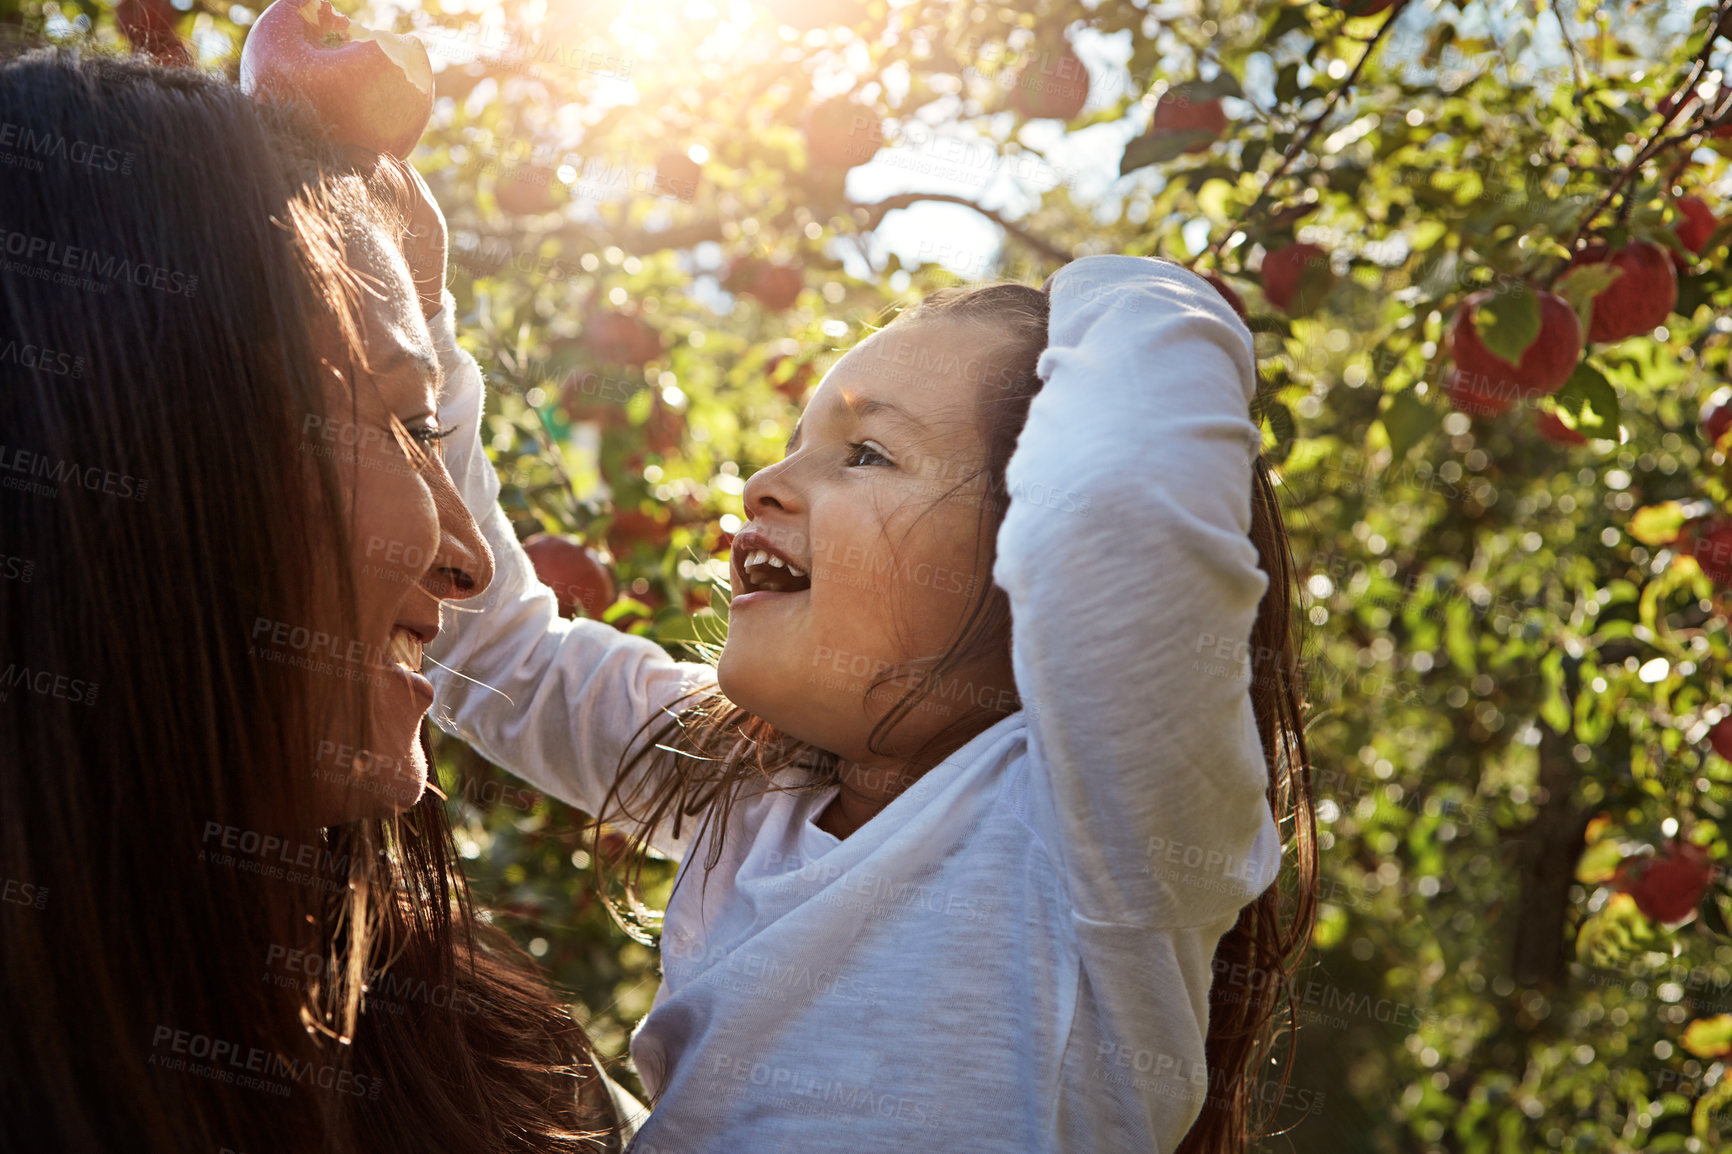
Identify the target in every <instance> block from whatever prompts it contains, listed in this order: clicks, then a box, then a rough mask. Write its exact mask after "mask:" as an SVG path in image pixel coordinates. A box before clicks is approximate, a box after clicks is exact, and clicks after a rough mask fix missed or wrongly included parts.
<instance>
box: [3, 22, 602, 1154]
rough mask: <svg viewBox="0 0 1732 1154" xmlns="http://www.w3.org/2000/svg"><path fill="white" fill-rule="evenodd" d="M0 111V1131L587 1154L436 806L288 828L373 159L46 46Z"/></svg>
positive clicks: (12, 60) (433, 802) (352, 619)
mask: <svg viewBox="0 0 1732 1154" xmlns="http://www.w3.org/2000/svg"><path fill="white" fill-rule="evenodd" d="M0 123H5V124H7V125H8V126H9V127H10V128H11V129H13V130H15V131H16V132H17V133H18V134H19V137H18V139H20V140H27V141H31V142H33V143H32V144H31V146H30V147H29V148H28V149H27V151H28V152H29V153H30V157H31V158H32V159H33V160H34V162H35V163H34V164H33V165H31V166H26V167H14V168H9V169H8V170H7V175H6V176H5V178H4V179H0V227H4V229H5V230H7V234H6V247H7V249H8V257H9V259H8V262H7V263H6V264H5V265H0V317H3V318H4V324H5V325H6V326H7V328H6V330H5V331H4V332H3V333H0V345H3V344H6V343H7V342H14V343H15V344H14V345H13V346H12V347H14V348H22V347H25V346H28V347H29V348H30V349H32V350H36V351H35V352H32V353H30V354H29V355H28V356H27V357H24V358H20V357H16V356H11V355H8V356H7V357H6V359H5V360H4V361H0V378H3V385H0V453H3V454H4V458H3V459H0V471H3V473H4V479H5V481H6V483H5V484H4V485H0V670H3V671H4V672H3V673H0V888H3V892H4V896H5V898H6V900H4V901H0V1019H3V1020H4V1021H5V1029H4V1031H0V1069H3V1070H4V1071H5V1076H4V1077H3V1078H0V1148H5V1149H14V1148H16V1149H44V1150H78V1151H102V1150H112V1151H127V1152H137V1151H145V1152H151V1154H185V1152H187V1151H213V1152H214V1151H218V1150H221V1149H224V1148H227V1149H231V1150H236V1151H247V1152H249V1154H260V1152H262V1151H292V1152H295V1154H305V1152H308V1151H342V1152H350V1151H354V1152H360V1151H366V1152H368V1154H381V1152H401V1154H411V1152H413V1154H422V1152H425V1151H429V1150H438V1151H466V1152H467V1151H474V1152H477V1154H479V1152H481V1151H488V1152H497V1151H508V1150H521V1151H555V1150H567V1151H577V1150H601V1149H610V1148H617V1122H616V1119H615V1117H614V1112H613V1109H612V1106H611V1103H610V1102H609V1100H608V1099H607V1098H606V1096H605V1094H604V1093H602V1092H601V1087H600V1085H599V1082H598V1080H597V1078H596V1077H595V1070H594V1066H593V1064H592V1062H591V1059H590V1054H589V1047H588V1044H587V1041H586V1039H585V1038H584V1036H583V1033H582V1031H581V1030H580V1029H579V1028H578V1026H577V1024H576V1023H575V1022H574V1021H573V1020H572V1018H571V1016H570V1014H569V1012H568V1011H567V1009H566V1007H565V1006H564V1005H563V1004H562V1003H561V1001H560V1000H559V999H557V998H556V997H554V995H553V993H552V991H550V990H549V988H548V986H547V985H546V982H545V980H544V979H543V978H542V977H541V976H540V975H539V973H538V972H537V971H536V970H535V968H534V966H533V964H532V963H531V962H530V961H529V959H528V958H527V957H526V956H525V955H524V954H523V953H522V952H521V951H520V950H518V949H517V948H516V946H515V945H514V944H513V943H512V942H511V940H510V939H509V937H508V936H507V935H506V934H504V933H503V932H502V931H500V930H499V929H497V928H494V927H492V926H490V925H487V924H486V923H485V922H484V921H482V920H481V919H480V918H479V917H477V916H476V914H475V913H474V912H472V910H471V907H470V905H469V902H468V895H467V891H466V889H465V887H464V882H463V877H462V874H461V872H460V871H459V870H458V869H457V868H456V867H455V864H454V863H455V861H456V857H455V852H454V847H453V845H452V840H451V832H450V828H449V825H448V822H447V818H446V815H445V811H444V807H443V804H442V799H441V797H440V796H439V795H438V794H437V792H436V791H430V792H429V794H428V795H427V796H426V797H424V798H423V799H422V800H421V802H420V803H419V804H417V805H416V806H414V807H413V808H412V809H410V810H409V811H408V812H406V813H403V814H401V815H398V816H396V817H394V818H391V819H389V820H383V821H378V820H374V821H355V822H351V823H348V824H346V825H341V826H336V827H332V828H328V829H320V828H317V826H316V825H315V823H314V822H312V821H311V820H309V816H310V815H311V814H312V813H313V812H314V811H313V810H312V808H311V799H312V792H313V789H314V788H315V774H324V775H327V776H328V775H330V774H333V773H336V774H342V773H344V761H343V755H342V752H341V749H340V748H333V747H334V746H336V745H337V743H338V742H344V743H345V744H346V743H347V742H349V741H352V740H353V735H354V729H353V728H352V727H351V726H348V725H345V724H342V723H341V719H344V718H364V717H365V716H366V710H365V706H366V702H367V691H366V686H365V685H364V683H363V682H361V681H360V680H357V679H354V678H353V677H351V676H349V675H350V674H353V673H355V672H356V670H355V669H354V668H351V667H348V666H346V665H345V663H344V661H343V659H342V658H341V657H340V656H334V655H333V652H326V651H323V650H320V649H312V648H309V647H308V645H307V643H306V642H305V641H302V642H301V643H300V644H297V643H296V642H295V641H294V640H293V638H294V637H295V636H296V635H295V634H294V633H293V632H292V630H294V629H296V628H300V627H306V626H309V625H311V624H312V623H314V622H317V621H322V620H325V618H324V616H323V615H322V614H321V613H320V610H321V609H324V608H326V607H327V605H328V604H329V602H327V601H326V600H325V598H326V597H327V596H329V597H332V598H335V603H336V604H337V606H338V607H339V608H340V610H341V614H340V616H341V618H342V622H343V624H342V627H341V629H340V630H339V632H341V633H342V635H343V637H346V638H353V637H359V636H360V633H359V630H358V629H357V628H356V621H357V611H356V604H355V593H356V591H355V586H354V575H353V574H352V573H351V572H350V571H349V567H348V565H347V564H346V563H344V564H337V565H333V564H331V563H330V562H331V559H333V558H344V559H347V558H348V557H349V556H350V555H351V554H350V551H349V548H348V542H347V541H346V539H345V537H346V524H347V521H348V517H349V515H350V510H349V506H348V501H347V500H346V499H345V496H344V492H343V489H342V486H341V485H340V484H339V481H338V474H337V471H336V467H335V464H334V463H333V461H332V460H331V459H330V458H329V457H326V456H322V455H319V454H316V453H312V454H310V453H308V452H307V451H306V450H307V449H308V447H309V446H314V447H316V446H317V445H318V444H319V443H320V440H319V438H317V437H314V438H311V439H308V438H305V437H304V432H305V430H306V429H307V428H308V426H309V423H310V422H312V423H314V426H313V427H315V428H316V427H318V426H317V422H322V421H324V420H328V419H333V418H338V419H340V418H341V417H342V416H343V414H342V412H341V409H340V408H339V409H338V411H337V412H334V413H333V412H329V411H328V410H329V409H330V406H329V404H328V403H327V401H326V399H325V391H324V387H323V385H322V384H321V383H320V377H319V372H320V369H319V364H318V361H317V357H316V354H315V343H314V337H315V333H316V332H317V330H316V328H315V326H316V325H318V324H323V323H329V321H330V320H331V319H336V320H337V321H338V322H339V328H340V330H341V331H343V332H344V333H345V334H346V335H348V336H349V337H350V338H351V340H352V337H353V334H354V332H355V324H354V305H355V296H354V293H355V292H356V291H357V289H358V285H357V283H356V281H355V279H354V277H353V276H352V274H351V273H350V271H349V269H348V268H347V267H346V262H345V259H344V254H345V252H346V251H347V248H346V246H347V245H348V243H349V242H350V240H351V239H352V229H351V228H350V227H349V226H352V225H354V224H355V223H357V222H359V221H362V220H374V221H378V222H379V223H380V224H381V226H383V227H385V228H387V229H392V228H397V227H399V224H398V219H397V218H398V217H399V216H400V215H401V209H400V206H396V205H393V203H392V201H393V196H394V193H393V189H392V187H391V186H392V185H393V183H395V184H399V185H400V183H401V182H400V181H396V182H393V181H392V180H391V179H389V178H390V176H391V175H392V173H391V170H390V163H385V164H384V167H383V168H381V169H379V170H376V171H367V172H362V171H357V170H356V169H355V168H353V167H352V166H350V165H348V164H346V163H345V161H344V159H343V158H342V157H340V156H339V155H337V154H335V153H333V152H332V151H331V150H330V149H329V147H328V146H327V145H326V144H325V143H324V142H323V141H322V140H321V138H320V137H319V135H318V132H317V130H316V126H314V125H312V124H310V123H308V122H306V121H304V120H303V119H301V118H300V117H299V116H298V115H296V114H294V113H292V112H289V111H285V110H273V109H268V108H263V107H261V106H259V105H257V104H255V103H254V102H253V101H251V100H249V99H247V98H246V97H244V96H243V95H242V94H241V92H240V91H239V90H238V89H237V88H236V87H234V86H233V85H232V84H230V83H228V82H226V81H224V80H222V79H221V78H220V77H216V76H212V75H209V74H204V73H199V72H195V71H192V70H190V69H188V70H174V69H167V68H162V67H159V66H155V65H149V64H144V63H141V62H138V61H135V60H126V59H116V58H103V57H100V56H85V57H83V58H78V57H76V56H73V55H70V54H63V53H59V52H54V51H40V52H33V53H29V54H24V55H16V56H7V57H6V58H4V59H0ZM74 145H77V146H79V147H78V150H77V151H74V150H73V146H74ZM92 156H94V157H96V158H97V160H96V162H95V163H88V162H85V163H80V162H78V158H79V157H83V158H86V161H88V159H89V158H90V157H92ZM110 157H112V158H113V159H114V161H115V163H114V164H113V165H112V166H110V165H108V164H107V163H106V161H107V159H108V158H110ZM397 175H399V176H400V174H397ZM14 236H22V237H23V238H25V239H24V240H22V241H19V242H18V244H17V245H15V246H14V245H13V244H12V238H13V237H14ZM38 240H40V242H41V243H40V244H37V243H35V242H36V241H38ZM51 246H52V247H51ZM14 248H15V249H16V251H12V250H13V249H14ZM62 274H66V275H62ZM363 354H364V350H361V349H358V348H353V347H351V351H350V355H351V360H352V361H353V360H358V359H361V358H362V357H363ZM353 367H354V366H353V364H351V365H350V366H348V368H349V369H351V370H352V369H353ZM345 378H346V379H347V380H351V381H352V380H354V379H355V378H354V376H353V374H352V372H347V371H346V372H345ZM309 481H310V482H311V483H309ZM360 484H362V485H364V484H365V480H364V478H363V480H362V482H360ZM357 499H359V497H357ZM278 625H282V626H283V627H284V628H285V632H284V633H283V634H281V635H280V636H281V637H286V638H290V640H288V641H287V642H286V643H285V642H283V641H281V640H279V634H278V632H277V626H278ZM341 649H342V646H341V644H339V645H338V646H336V647H335V650H336V651H338V652H340V651H341ZM360 737H361V738H362V740H361V741H359V742H357V743H356V745H357V746H364V745H365V740H364V739H365V733H362V734H360ZM26 897H27V898H28V900H20V899H21V898H26Z"/></svg>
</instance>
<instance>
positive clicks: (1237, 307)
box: [1203, 272, 1251, 324]
mask: <svg viewBox="0 0 1732 1154" xmlns="http://www.w3.org/2000/svg"><path fill="white" fill-rule="evenodd" d="M1203 279H1204V280H1206V281H1208V282H1209V283H1210V284H1212V285H1214V286H1215V291H1216V292H1218V293H1220V294H1221V296H1222V297H1224V298H1225V299H1226V301H1227V303H1228V304H1230V305H1232V306H1233V311H1234V312H1236V313H1238V314H1239V319H1240V320H1242V321H1245V322H1246V323H1247V324H1249V323H1250V319H1251V318H1250V317H1249V316H1247V315H1246V313H1245V300H1244V298H1243V297H1241V296H1240V295H1239V294H1238V293H1236V292H1234V291H1233V286H1232V285H1230V284H1228V283H1227V282H1226V281H1225V280H1224V279H1222V277H1221V275H1220V274H1219V273H1212V272H1206V273H1204V274H1203Z"/></svg>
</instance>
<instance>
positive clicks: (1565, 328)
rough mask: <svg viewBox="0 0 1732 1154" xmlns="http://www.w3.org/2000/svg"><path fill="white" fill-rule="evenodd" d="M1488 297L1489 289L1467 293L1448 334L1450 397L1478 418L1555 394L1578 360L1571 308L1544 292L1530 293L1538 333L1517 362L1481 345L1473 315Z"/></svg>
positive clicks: (1576, 329) (1578, 343)
mask: <svg viewBox="0 0 1732 1154" xmlns="http://www.w3.org/2000/svg"><path fill="white" fill-rule="evenodd" d="M1528 291H1531V290H1528ZM1492 295H1493V294H1492V291H1491V290H1490V289H1481V290H1480V291H1479V292H1476V293H1471V294H1469V296H1468V297H1467V299H1466V300H1464V301H1462V302H1461V308H1459V309H1458V310H1456V314H1455V321H1454V323H1452V324H1451V325H1450V328H1449V335H1448V337H1447V342H1448V351H1449V355H1450V359H1451V360H1453V361H1454V362H1455V370H1454V371H1453V372H1452V373H1451V375H1450V381H1449V386H1448V391H1449V398H1450V400H1451V402H1453V403H1454V404H1455V407H1456V408H1458V409H1461V410H1462V411H1463V412H1466V413H1473V414H1476V415H1479V416H1495V415H1496V414H1498V413H1501V412H1504V411H1505V410H1507V409H1508V408H1509V407H1510V406H1511V405H1513V404H1515V403H1516V401H1518V400H1521V399H1523V398H1526V399H1528V400H1530V401H1531V400H1532V399H1533V398H1535V397H1539V396H1549V395H1551V394H1552V393H1555V392H1557V391H1558V390H1559V389H1561V388H1563V387H1564V383H1565V382H1566V381H1568V380H1569V379H1570V374H1572V373H1574V372H1575V371H1576V364H1577V362H1579V361H1580V360H1581V359H1582V326H1581V322H1580V321H1578V320H1577V319H1576V310H1575V309H1573V308H1571V307H1570V303H1569V302H1568V301H1566V300H1564V299H1563V298H1562V297H1560V296H1557V295H1555V294H1553V293H1548V292H1538V293H1535V296H1536V297H1537V298H1538V301H1539V310H1540V332H1539V335H1538V336H1537V337H1535V338H1534V340H1533V343H1532V344H1530V345H1528V347H1527V348H1525V349H1523V350H1522V354H1521V360H1520V361H1519V362H1517V363H1515V364H1511V363H1510V362H1509V361H1506V360H1504V359H1503V358H1502V357H1500V356H1498V355H1497V354H1496V353H1494V352H1492V351H1491V350H1490V349H1488V348H1486V347H1485V342H1484V341H1482V340H1481V339H1480V335H1479V327H1478V325H1477V324H1476V322H1475V320H1474V317H1475V315H1476V314H1477V313H1478V312H1479V309H1480V308H1481V306H1483V305H1484V304H1485V303H1486V302H1487V301H1489V300H1491V298H1492ZM1554 419H1555V418H1554ZM1560 424H1561V422H1560ZM1541 431H1542V432H1543V431H1544V427H1543V425H1542V428H1541Z"/></svg>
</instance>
